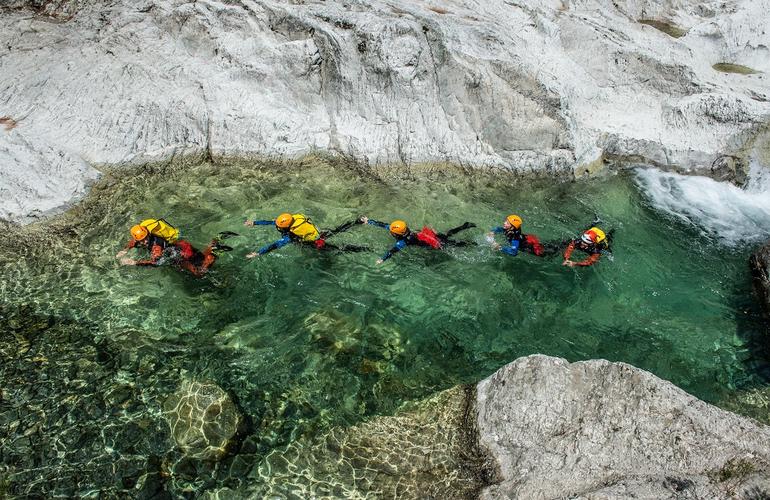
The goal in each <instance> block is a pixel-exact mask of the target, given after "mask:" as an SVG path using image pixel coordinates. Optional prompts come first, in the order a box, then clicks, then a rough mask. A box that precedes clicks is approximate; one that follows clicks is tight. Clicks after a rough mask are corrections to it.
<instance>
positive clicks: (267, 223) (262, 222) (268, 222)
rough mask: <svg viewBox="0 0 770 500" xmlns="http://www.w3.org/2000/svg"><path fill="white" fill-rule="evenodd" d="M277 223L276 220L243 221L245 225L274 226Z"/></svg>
mask: <svg viewBox="0 0 770 500" xmlns="http://www.w3.org/2000/svg"><path fill="white" fill-rule="evenodd" d="M273 224H275V221H274V220H247V221H245V222H244V223H243V225H244V226H272V225H273Z"/></svg>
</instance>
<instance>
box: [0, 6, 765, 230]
mask: <svg viewBox="0 0 770 500" xmlns="http://www.w3.org/2000/svg"><path fill="white" fill-rule="evenodd" d="M0 9H3V10H2V11H0V15H2V17H3V24H4V29H3V30H2V31H0V71H2V73H3V74H4V75H13V77H12V78H6V79H3V80H2V82H0V115H2V116H7V117H10V118H12V119H15V120H17V121H18V122H19V126H20V127H21V126H22V125H23V126H24V130H25V135H26V136H27V137H30V138H32V137H34V141H33V142H34V143H35V144H42V145H44V146H43V147H48V145H50V147H54V148H56V147H62V148H64V147H66V154H71V155H75V157H76V158H82V159H83V160H84V161H86V162H88V163H91V164H101V163H110V164H115V163H117V164H120V163H127V162H141V161H147V160H153V159H168V158H171V157H173V156H174V155H177V154H184V153H203V154H206V155H210V156H212V157H216V156H220V155H232V154H238V155H244V154H246V155H248V154H271V155H288V156H296V155H300V154H303V153H306V152H309V151H312V150H319V149H320V150H331V151H336V152H340V153H343V154H347V155H352V156H355V157H356V158H358V159H360V160H364V161H368V162H371V163H387V162H406V163H411V162H419V161H451V162H458V163H462V164H466V165H479V166H496V167H500V168H505V169H510V170H514V171H519V172H535V173H538V174H550V175H562V176H571V175H573V172H577V173H579V174H582V173H583V172H584V171H586V170H587V171H589V172H590V171H592V170H593V169H594V168H595V166H596V164H597V160H599V159H601V158H603V157H604V158H610V159H620V160H629V161H644V162H652V163H656V164H659V165H661V166H663V167H667V168H677V169H679V170H690V169H694V170H699V171H702V172H709V171H710V169H711V166H712V164H714V163H715V162H717V163H718V162H720V161H721V160H720V159H721V158H724V157H725V155H730V156H735V157H737V158H739V159H742V158H744V157H745V156H746V155H747V154H750V153H748V152H747V151H746V148H747V147H748V145H750V144H752V142H753V140H754V137H755V136H756V135H757V134H759V133H762V130H765V128H766V125H765V124H766V123H767V122H768V116H770V102H769V101H770V85H769V84H768V80H767V72H768V70H770V57H768V55H769V54H768V47H769V46H770V30H768V29H767V26H766V24H767V23H766V22H765V21H763V20H764V19H766V13H767V11H768V10H770V0H757V1H753V2H738V1H727V2H721V1H720V2H713V1H712V2H705V3H704V2H699V1H695V0H678V1H676V2H674V1H666V0H659V1H639V0H627V1H625V2H622V1H621V2H612V1H610V0H584V1H571V0H551V1H546V2H541V1H535V0H518V1H512V0H489V1H486V2H476V1H472V0H444V1H441V2H433V3H431V2H413V1H411V0H388V1H385V0H371V1H369V0H367V1H363V0H335V1H321V0H293V1H289V2H286V1H278V0H242V1H235V0H227V1H214V0H202V1H197V2H189V1H183V0H141V1H139V2H135V1H129V0H94V1H83V0H77V1H75V0H70V1H63V2H40V1H20V0H13V1H10V2H6V3H5V5H4V7H0ZM640 19H653V20H658V21H667V22H669V23H672V24H675V25H678V26H680V27H682V28H684V29H687V30H688V31H687V34H686V35H685V36H683V37H681V38H673V37H671V36H669V35H667V34H665V33H663V32H662V31H659V30H657V29H655V28H653V27H651V26H648V25H645V24H641V23H639V22H638V21H639V20H640ZM720 62H729V63H735V64H742V65H745V66H749V67H751V68H753V69H754V70H756V71H758V73H756V74H746V75H744V74H731V73H721V72H718V71H715V70H714V69H713V67H712V66H713V65H714V64H715V63H720ZM57 145H58V146H57ZM62 151H64V150H63V149H62ZM739 163H740V165H745V163H746V162H745V161H744V162H739ZM740 165H739V166H740ZM53 170H54V168H53V165H51V164H48V163H45V162H42V163H36V164H35V165H34V166H33V168H31V169H28V171H29V174H30V178H29V182H30V183H34V182H35V179H34V178H35V176H45V175H50V173H51V172H52V171H53ZM54 175H60V174H56V173H55V172H54ZM720 175H721V174H720ZM3 176H5V174H3ZM59 178H61V179H63V178H64V177H61V176H60V177H59ZM70 179H72V180H74V181H79V182H80V183H81V190H82V187H83V184H84V183H85V181H86V180H87V176H86V175H85V174H84V173H81V174H79V175H76V176H71V177H70ZM59 194H60V197H61V198H62V199H65V198H66V197H67V192H66V191H65V190H63V191H62V192H61V193H59ZM19 196H26V197H27V200H28V201H25V203H26V204H27V205H34V204H35V203H36V200H37V198H36V196H37V195H36V194H35V193H34V190H29V191H28V192H27V194H23V193H22V194H20V195H19ZM15 203H16V204H18V201H17V202H15ZM0 206H1V207H2V210H3V211H4V212H5V213H7V214H9V216H10V217H11V218H14V219H18V218H20V217H23V215H24V214H23V213H21V212H20V211H19V208H18V207H16V205H14V204H12V203H10V202H7V201H6V200H5V199H4V200H3V201H2V202H0Z"/></svg>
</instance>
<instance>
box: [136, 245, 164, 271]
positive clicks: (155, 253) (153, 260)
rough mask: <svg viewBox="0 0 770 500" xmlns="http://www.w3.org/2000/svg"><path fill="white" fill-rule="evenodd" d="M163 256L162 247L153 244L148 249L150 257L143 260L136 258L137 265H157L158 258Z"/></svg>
mask: <svg viewBox="0 0 770 500" xmlns="http://www.w3.org/2000/svg"><path fill="white" fill-rule="evenodd" d="M161 257H163V247H162V246H160V245H153V246H152V248H151V249H150V258H149V259H144V260H137V261H136V265H137V266H157V265H158V261H159V260H160V258H161Z"/></svg>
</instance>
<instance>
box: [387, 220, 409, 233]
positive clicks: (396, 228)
mask: <svg viewBox="0 0 770 500" xmlns="http://www.w3.org/2000/svg"><path fill="white" fill-rule="evenodd" d="M408 230H409V228H407V227H406V222H404V221H402V220H394V221H393V222H391V223H390V232H391V233H393V234H397V235H398V236H404V235H405V234H406V232H407V231H408Z"/></svg>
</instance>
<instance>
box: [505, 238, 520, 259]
mask: <svg viewBox="0 0 770 500" xmlns="http://www.w3.org/2000/svg"><path fill="white" fill-rule="evenodd" d="M519 244H520V242H519V240H513V241H511V244H510V245H509V246H505V247H500V251H501V252H503V253H506V254H508V255H510V256H512V257H516V255H518V253H519Z"/></svg>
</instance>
